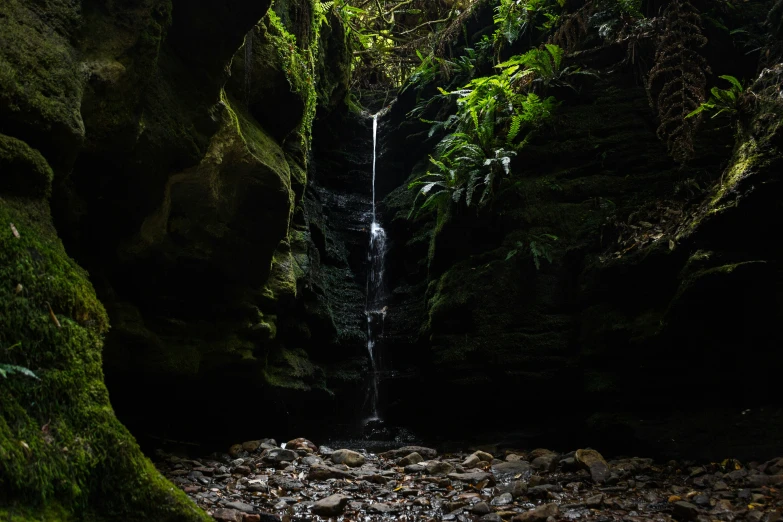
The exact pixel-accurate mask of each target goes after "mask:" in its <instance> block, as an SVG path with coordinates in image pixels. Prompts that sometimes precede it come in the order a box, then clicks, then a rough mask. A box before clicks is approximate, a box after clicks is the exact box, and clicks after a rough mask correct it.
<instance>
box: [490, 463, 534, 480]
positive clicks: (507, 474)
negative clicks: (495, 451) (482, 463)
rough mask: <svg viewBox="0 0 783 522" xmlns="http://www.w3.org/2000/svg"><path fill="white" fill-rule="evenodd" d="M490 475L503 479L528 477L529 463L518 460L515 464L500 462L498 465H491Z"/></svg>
mask: <svg viewBox="0 0 783 522" xmlns="http://www.w3.org/2000/svg"><path fill="white" fill-rule="evenodd" d="M492 473H493V474H494V475H495V478H498V479H505V478H511V477H515V476H516V475H520V476H522V477H525V476H529V475H530V473H531V470H530V463H528V462H527V461H524V460H518V461H515V462H501V463H499V464H493V465H492Z"/></svg>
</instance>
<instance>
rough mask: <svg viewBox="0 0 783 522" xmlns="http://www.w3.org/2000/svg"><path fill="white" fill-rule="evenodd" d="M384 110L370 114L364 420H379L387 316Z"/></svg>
mask: <svg viewBox="0 0 783 522" xmlns="http://www.w3.org/2000/svg"><path fill="white" fill-rule="evenodd" d="M383 113H384V111H381V112H378V113H377V114H375V115H373V117H372V223H371V224H370V245H369V249H368V251H367V261H368V263H369V271H368V274H367V301H366V303H365V308H364V313H365V315H366V316H367V353H368V355H369V357H370V370H371V375H370V385H369V389H368V393H367V399H368V402H369V410H370V415H369V418H367V419H366V420H367V421H373V420H379V419H380V416H379V414H378V384H379V381H380V373H381V371H382V369H383V365H382V359H381V356H380V351H379V350H378V342H379V340H380V338H381V337H382V336H383V325H384V320H385V318H386V306H385V301H386V287H385V284H384V277H383V276H384V261H385V256H386V231H385V230H383V227H381V225H380V223H378V215H377V211H376V201H375V199H376V191H375V176H376V159H377V146H378V118H379V117H380V116H382V115H383Z"/></svg>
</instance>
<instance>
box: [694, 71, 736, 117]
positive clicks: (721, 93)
mask: <svg viewBox="0 0 783 522" xmlns="http://www.w3.org/2000/svg"><path fill="white" fill-rule="evenodd" d="M721 78H722V79H724V80H726V81H727V82H729V84H730V87H729V88H728V89H719V88H718V87H713V88H712V89H710V99H709V100H707V101H705V102H704V103H702V104H701V105H699V107H698V108H697V109H696V110H694V111H693V112H691V113H690V114H688V115H687V116H686V118H692V117H694V116H697V115H698V114H701V113H702V112H712V111H717V112H715V114H713V115H712V117H713V118H716V117H718V116H720V115H721V114H723V113H728V114H732V115H733V114H736V113H737V110H738V109H737V104H738V103H739V101H740V97H741V96H742V94H743V92H745V88H744V87H743V86H742V83H740V81H739V80H738V79H736V78H735V77H734V76H725V75H724V76H721Z"/></svg>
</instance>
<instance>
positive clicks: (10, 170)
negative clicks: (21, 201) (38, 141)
mask: <svg viewBox="0 0 783 522" xmlns="http://www.w3.org/2000/svg"><path fill="white" fill-rule="evenodd" d="M53 177H54V173H53V172H52V169H51V167H49V164H48V163H47V162H46V160H45V159H44V158H43V156H41V154H40V153H39V152H38V151H37V150H34V149H31V148H30V147H29V146H28V145H27V144H26V143H25V142H23V141H20V140H17V139H15V138H11V137H9V136H5V135H3V134H0V192H2V193H10V194H13V195H17V196H29V197H45V198H48V197H49V195H50V194H51V192H52V178H53Z"/></svg>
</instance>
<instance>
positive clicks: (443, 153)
mask: <svg viewBox="0 0 783 522" xmlns="http://www.w3.org/2000/svg"><path fill="white" fill-rule="evenodd" d="M521 65H522V64H521V63H520V64H514V65H512V66H508V67H504V68H502V71H501V73H500V74H496V75H492V76H484V77H479V78H474V79H473V80H471V81H470V82H468V84H467V85H465V86H464V87H463V88H462V89H459V90H457V91H453V92H448V91H445V90H443V89H441V96H449V95H456V96H458V99H457V113H456V114H455V115H452V116H450V117H449V118H448V119H446V120H445V121H441V122H431V123H432V124H433V127H432V129H431V134H430V135H432V133H434V132H436V130H440V129H447V130H452V129H453V132H451V133H450V134H447V135H446V136H445V137H444V138H443V139H442V140H441V141H440V143H439V144H438V145H437V147H436V149H435V156H434V157H432V158H430V162H431V163H432V164H433V165H434V166H436V167H437V169H436V170H431V171H428V172H427V173H426V174H425V175H424V176H421V177H420V178H418V179H416V180H414V181H413V182H412V183H411V184H410V185H409V188H410V189H416V190H417V191H418V194H417V196H416V198H415V200H414V210H412V211H411V213H413V212H414V211H415V209H416V204H417V202H418V201H419V200H420V198H421V196H424V200H423V203H422V204H421V207H420V210H421V209H426V208H430V207H432V206H434V205H436V204H438V203H441V202H448V201H451V202H453V203H455V204H458V203H461V202H464V203H465V204H466V205H467V206H471V205H472V204H473V203H474V200H475V194H476V191H477V189H479V187H483V190H481V195H480V197H479V198H478V205H483V204H485V203H487V202H488V201H490V200H491V199H492V196H493V194H494V193H495V190H496V188H497V186H498V184H499V183H500V182H501V180H502V179H503V178H505V177H508V176H509V174H510V172H511V159H512V157H513V156H515V155H516V151H515V150H513V149H514V148H519V147H521V146H523V145H524V144H525V143H526V142H527V140H528V139H529V138H530V136H531V134H532V133H533V132H534V131H535V130H536V129H537V128H539V127H540V126H541V125H543V123H544V122H545V121H547V120H548V119H549V118H550V117H551V115H552V112H553V110H554V108H555V106H556V105H557V103H556V101H555V99H554V98H553V97H549V98H541V97H540V96H538V95H537V94H535V93H533V92H524V91H523V90H522V89H521V84H519V83H517V85H516V87H515V84H514V82H513V81H512V79H513V75H514V74H516V72H517V71H518V70H519V69H520V66H521ZM525 130H527V132H526V133H525V137H524V139H523V140H522V142H521V143H516V144H515V141H516V139H517V138H518V137H519V136H520V135H521V134H523V131H525Z"/></svg>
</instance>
